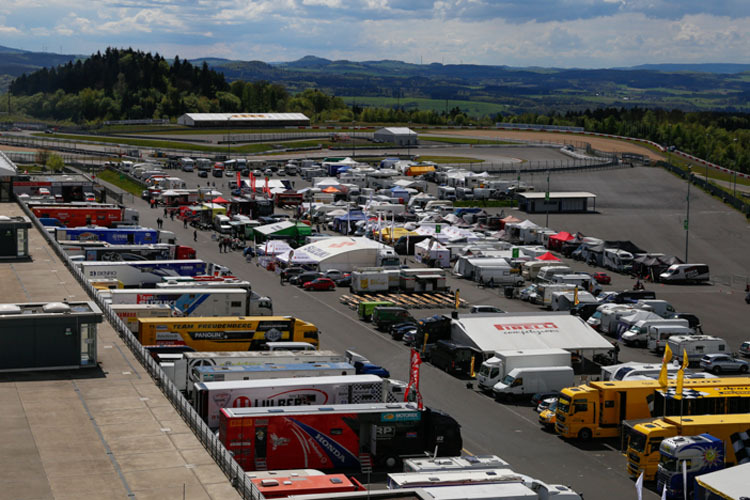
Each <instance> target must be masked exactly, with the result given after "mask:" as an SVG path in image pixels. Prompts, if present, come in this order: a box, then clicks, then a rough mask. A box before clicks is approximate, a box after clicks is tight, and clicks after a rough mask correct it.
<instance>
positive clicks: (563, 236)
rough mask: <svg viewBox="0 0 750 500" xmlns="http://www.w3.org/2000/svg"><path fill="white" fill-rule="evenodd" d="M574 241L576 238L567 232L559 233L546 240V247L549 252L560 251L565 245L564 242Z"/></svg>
mask: <svg viewBox="0 0 750 500" xmlns="http://www.w3.org/2000/svg"><path fill="white" fill-rule="evenodd" d="M574 239H576V237H575V236H573V235H572V234H570V233H569V232H567V231H560V232H559V233H557V234H553V235H552V236H550V237H549V238H548V240H547V241H548V243H547V247H548V248H549V249H550V250H560V249H561V248H562V246H563V243H565V242H566V241H571V240H574Z"/></svg>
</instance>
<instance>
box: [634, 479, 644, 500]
mask: <svg viewBox="0 0 750 500" xmlns="http://www.w3.org/2000/svg"><path fill="white" fill-rule="evenodd" d="M635 492H636V494H637V495H638V500H643V472H641V475H640V476H638V479H637V480H636V481H635Z"/></svg>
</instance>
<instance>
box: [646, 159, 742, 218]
mask: <svg viewBox="0 0 750 500" xmlns="http://www.w3.org/2000/svg"><path fill="white" fill-rule="evenodd" d="M657 165H659V166H661V167H664V168H666V169H667V170H669V171H670V172H673V173H675V174H677V175H679V176H680V177H682V178H683V179H687V178H688V173H690V181H691V182H692V183H693V184H695V185H696V186H698V187H699V188H701V189H703V190H704V191H706V192H708V193H710V194H712V195H714V196H717V197H719V198H721V200H722V201H723V202H724V203H726V204H727V205H731V206H732V207H734V208H736V209H737V210H739V211H740V212H742V213H743V214H745V217H749V218H750V203H748V202H747V200H744V199H742V198H739V197H737V196H734V195H732V194H731V193H729V192H727V191H725V190H724V189H722V188H720V187H719V186H716V185H714V184H711V182H710V181H708V180H707V179H706V178H705V177H701V176H699V175H696V174H695V173H694V172H690V171H689V170H688V169H684V168H681V167H678V166H677V165H672V164H671V163H668V162H665V161H660V162H658V163H657Z"/></svg>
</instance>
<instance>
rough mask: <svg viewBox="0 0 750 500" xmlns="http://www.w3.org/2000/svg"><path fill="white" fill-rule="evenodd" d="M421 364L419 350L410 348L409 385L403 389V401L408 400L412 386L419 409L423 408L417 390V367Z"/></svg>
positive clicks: (420, 396)
mask: <svg viewBox="0 0 750 500" xmlns="http://www.w3.org/2000/svg"><path fill="white" fill-rule="evenodd" d="M421 364H422V357H421V356H420V355H419V351H417V350H416V349H412V350H411V360H410V363H409V385H407V386H406V390H405V391H404V402H408V401H409V396H410V394H411V389H412V388H414V393H415V394H416V396H417V408H419V409H420V410H421V409H422V408H423V403H422V394H421V393H420V392H419V367H420V365H421Z"/></svg>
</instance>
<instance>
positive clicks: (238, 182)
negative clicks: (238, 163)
mask: <svg viewBox="0 0 750 500" xmlns="http://www.w3.org/2000/svg"><path fill="white" fill-rule="evenodd" d="M240 188H242V179H241V178H240V173H239V172H237V189H240Z"/></svg>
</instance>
